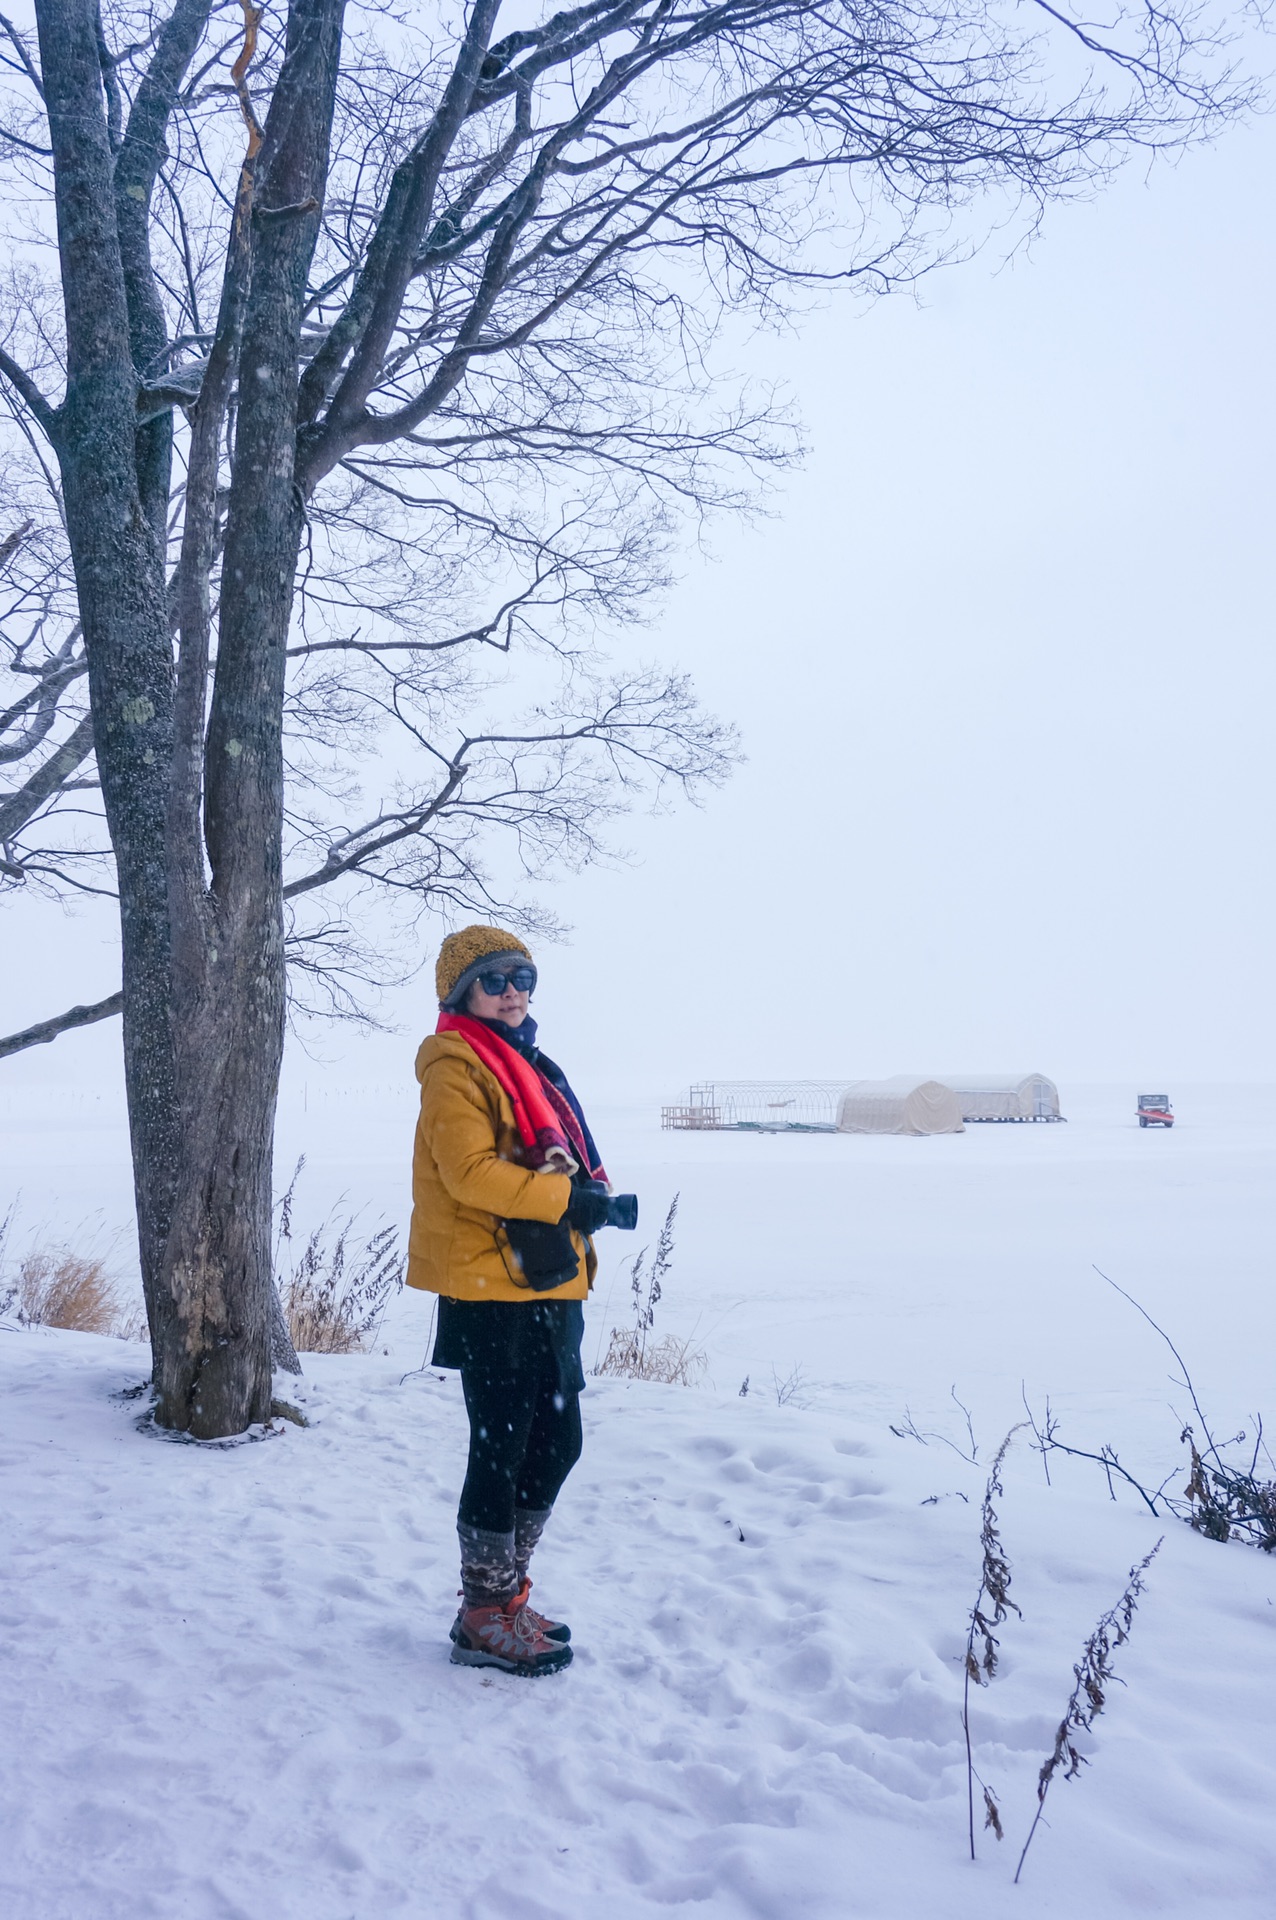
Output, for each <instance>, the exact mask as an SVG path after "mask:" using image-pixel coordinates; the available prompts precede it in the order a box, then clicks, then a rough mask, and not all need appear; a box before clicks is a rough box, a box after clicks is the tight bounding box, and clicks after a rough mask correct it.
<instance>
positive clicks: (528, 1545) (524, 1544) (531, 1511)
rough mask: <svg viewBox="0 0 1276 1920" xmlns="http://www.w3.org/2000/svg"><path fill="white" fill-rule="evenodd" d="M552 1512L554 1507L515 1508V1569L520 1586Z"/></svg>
mask: <svg viewBox="0 0 1276 1920" xmlns="http://www.w3.org/2000/svg"><path fill="white" fill-rule="evenodd" d="M552 1512H553V1508H552V1507H517V1508H515V1511H514V1571H515V1573H516V1574H517V1575H518V1584H519V1586H520V1587H521V1586H522V1584H523V1582H524V1580H526V1578H527V1569H528V1567H529V1566H530V1565H531V1560H532V1555H533V1554H534V1553H535V1551H536V1549H537V1547H538V1546H539V1545H540V1537H541V1535H542V1534H543V1533H544V1531H545V1522H546V1521H547V1520H548V1519H549V1516H550V1514H551V1513H552Z"/></svg>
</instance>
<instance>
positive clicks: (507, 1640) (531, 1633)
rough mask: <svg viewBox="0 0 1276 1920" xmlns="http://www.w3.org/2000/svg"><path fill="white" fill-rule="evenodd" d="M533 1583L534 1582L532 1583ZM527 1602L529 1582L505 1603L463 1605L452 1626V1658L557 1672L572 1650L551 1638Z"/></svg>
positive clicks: (462, 1663) (505, 1669)
mask: <svg viewBox="0 0 1276 1920" xmlns="http://www.w3.org/2000/svg"><path fill="white" fill-rule="evenodd" d="M528 1585H530V1582H529V1583H528ZM540 1618H541V1615H540V1614H536V1613H532V1612H531V1609H530V1608H529V1607H528V1604H527V1585H524V1586H522V1587H520V1588H519V1590H518V1592H517V1593H516V1594H515V1595H514V1596H513V1598H512V1599H509V1600H507V1601H505V1603H504V1605H501V1606H486V1607H466V1606H463V1607H462V1608H461V1611H460V1613H459V1615H458V1616H457V1620H456V1624H455V1625H454V1627H453V1628H452V1633H451V1640H452V1660H453V1662H454V1664H455V1665H456V1666H458V1667H499V1668H500V1670H501V1672H502V1673H529V1674H530V1673H557V1672H558V1670H559V1668H560V1667H565V1666H567V1665H568V1664H569V1663H570V1661H571V1657H572V1650H571V1648H570V1647H569V1646H564V1645H563V1643H562V1641H561V1640H549V1639H547V1638H546V1636H545V1635H544V1634H543V1633H542V1632H541V1630H540V1628H539V1627H538V1626H537V1624H536V1622H537V1621H538V1620H539V1619H540Z"/></svg>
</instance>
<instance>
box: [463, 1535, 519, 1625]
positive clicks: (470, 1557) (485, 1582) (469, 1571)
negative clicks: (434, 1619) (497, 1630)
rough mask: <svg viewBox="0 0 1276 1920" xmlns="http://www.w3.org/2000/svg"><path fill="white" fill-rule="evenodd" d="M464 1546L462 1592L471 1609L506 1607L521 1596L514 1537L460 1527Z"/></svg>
mask: <svg viewBox="0 0 1276 1920" xmlns="http://www.w3.org/2000/svg"><path fill="white" fill-rule="evenodd" d="M456 1537H457V1539H458V1540H459V1541H460V1543H461V1591H462V1593H463V1594H464V1596H465V1604H466V1606H467V1607H503V1606H504V1605H505V1602H506V1601H507V1600H510V1599H512V1598H513V1596H514V1595H515V1594H516V1593H517V1592H518V1588H519V1580H518V1574H517V1572H516V1570H515V1565H514V1535H513V1534H512V1533H491V1532H489V1531H488V1529H487V1528H486V1527H471V1526H467V1525H466V1523H465V1522H464V1521H463V1520H458V1521H457V1523H456Z"/></svg>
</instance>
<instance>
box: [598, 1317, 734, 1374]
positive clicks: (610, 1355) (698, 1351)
mask: <svg viewBox="0 0 1276 1920" xmlns="http://www.w3.org/2000/svg"><path fill="white" fill-rule="evenodd" d="M708 1364H709V1359H708V1355H707V1354H706V1353H705V1351H704V1349H703V1348H702V1347H696V1346H693V1345H692V1343H691V1341H690V1340H679V1339H677V1338H676V1336H675V1335H674V1334H672V1333H667V1334H665V1336H664V1338H663V1339H661V1340H651V1339H649V1338H648V1339H644V1338H643V1336H642V1335H641V1334H640V1333H639V1332H637V1331H636V1330H635V1329H634V1328H633V1327H613V1328H612V1330H611V1339H610V1340H609V1341H608V1343H607V1351H606V1353H605V1354H604V1355H603V1357H602V1360H601V1361H600V1362H599V1364H598V1366H597V1368H596V1369H595V1371H596V1372H597V1373H600V1374H601V1373H609V1374H613V1375H615V1376H616V1377H617V1378H619V1379H622V1380H663V1381H665V1382H666V1383H667V1384H668V1385H669V1386H674V1387H694V1386H695V1384H696V1382H697V1380H699V1379H700V1378H701V1376H702V1375H703V1373H704V1370H705V1368H706V1366H707V1365H708Z"/></svg>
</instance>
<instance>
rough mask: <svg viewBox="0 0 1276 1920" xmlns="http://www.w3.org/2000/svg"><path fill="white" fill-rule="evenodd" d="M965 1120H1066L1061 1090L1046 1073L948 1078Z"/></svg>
mask: <svg viewBox="0 0 1276 1920" xmlns="http://www.w3.org/2000/svg"><path fill="white" fill-rule="evenodd" d="M944 1085H945V1086H948V1087H951V1088H952V1090H953V1092H954V1093H955V1094H956V1095H957V1099H958V1102H959V1103H960V1106H961V1117H962V1119H963V1120H1062V1118H1063V1115H1062V1114H1061V1113H1060V1111H1059V1089H1058V1087H1056V1085H1055V1083H1054V1081H1053V1080H1047V1079H1046V1076H1045V1074H1044V1073H1025V1074H1022V1075H1021V1074H1010V1075H1006V1076H1003V1075H999V1074H987V1073H958V1074H946V1075H945V1076H944Z"/></svg>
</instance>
